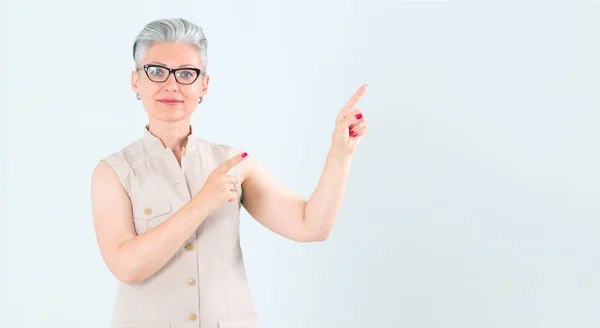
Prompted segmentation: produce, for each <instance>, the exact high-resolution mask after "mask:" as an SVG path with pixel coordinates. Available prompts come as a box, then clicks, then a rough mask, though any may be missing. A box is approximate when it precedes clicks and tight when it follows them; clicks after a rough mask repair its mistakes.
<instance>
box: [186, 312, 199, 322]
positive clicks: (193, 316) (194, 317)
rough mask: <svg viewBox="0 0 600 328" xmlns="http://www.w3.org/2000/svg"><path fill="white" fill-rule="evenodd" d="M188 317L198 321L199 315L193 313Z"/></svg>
mask: <svg viewBox="0 0 600 328" xmlns="http://www.w3.org/2000/svg"><path fill="white" fill-rule="evenodd" d="M188 319H190V321H196V319H198V316H197V315H196V314H195V313H192V314H190V315H189V316H188Z"/></svg>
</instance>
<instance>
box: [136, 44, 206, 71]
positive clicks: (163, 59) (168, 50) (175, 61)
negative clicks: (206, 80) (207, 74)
mask: <svg viewBox="0 0 600 328" xmlns="http://www.w3.org/2000/svg"><path fill="white" fill-rule="evenodd" d="M143 62H144V63H163V64H165V65H167V66H168V67H171V68H176V67H180V66H184V65H193V66H195V67H198V68H203V65H202V62H201V60H200V54H199V52H198V50H197V49H196V48H195V47H194V46H192V45H189V44H185V43H157V44H154V45H152V46H150V48H148V50H147V51H146V56H145V57H144V60H143Z"/></svg>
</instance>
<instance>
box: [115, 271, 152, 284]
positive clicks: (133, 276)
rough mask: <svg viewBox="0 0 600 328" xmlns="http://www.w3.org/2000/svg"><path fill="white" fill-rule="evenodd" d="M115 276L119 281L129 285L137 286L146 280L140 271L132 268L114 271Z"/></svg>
mask: <svg viewBox="0 0 600 328" xmlns="http://www.w3.org/2000/svg"><path fill="white" fill-rule="evenodd" d="M113 275H114V276H115V278H117V280H119V281H120V282H122V283H124V284H127V285H135V284H138V283H140V282H142V281H144V279H145V277H144V276H143V275H142V274H140V272H139V270H137V269H136V268H134V267H131V266H124V267H122V268H121V269H120V270H115V271H113Z"/></svg>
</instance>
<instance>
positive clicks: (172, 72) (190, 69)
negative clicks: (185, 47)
mask: <svg viewBox="0 0 600 328" xmlns="http://www.w3.org/2000/svg"><path fill="white" fill-rule="evenodd" d="M151 67H158V68H163V69H165V70H167V71H168V72H169V74H168V75H167V78H165V80H164V81H154V80H153V79H152V78H151V77H150V74H148V69H149V68H151ZM141 69H144V72H146V76H147V77H148V79H149V80H150V81H152V82H154V83H164V82H166V81H167V80H168V79H169V77H171V74H173V76H175V81H177V83H179V84H183V85H190V84H193V83H194V82H196V81H197V80H198V78H199V77H200V76H204V75H206V73H205V72H203V71H202V70H201V69H198V68H195V67H181V68H174V69H171V68H168V67H164V66H162V65H156V64H146V65H144V66H142V67H141V68H138V69H137V71H139V70H141ZM178 71H194V72H196V78H195V79H194V81H192V82H190V83H181V82H179V80H178V79H177V74H176V73H177V72H178Z"/></svg>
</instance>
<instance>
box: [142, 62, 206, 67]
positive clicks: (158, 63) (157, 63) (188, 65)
mask: <svg viewBox="0 0 600 328" xmlns="http://www.w3.org/2000/svg"><path fill="white" fill-rule="evenodd" d="M150 64H156V65H161V66H164V67H168V66H167V64H165V63H161V62H151V63H150ZM179 67H180V68H181V67H193V68H197V67H196V66H194V65H192V64H184V65H179Z"/></svg>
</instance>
